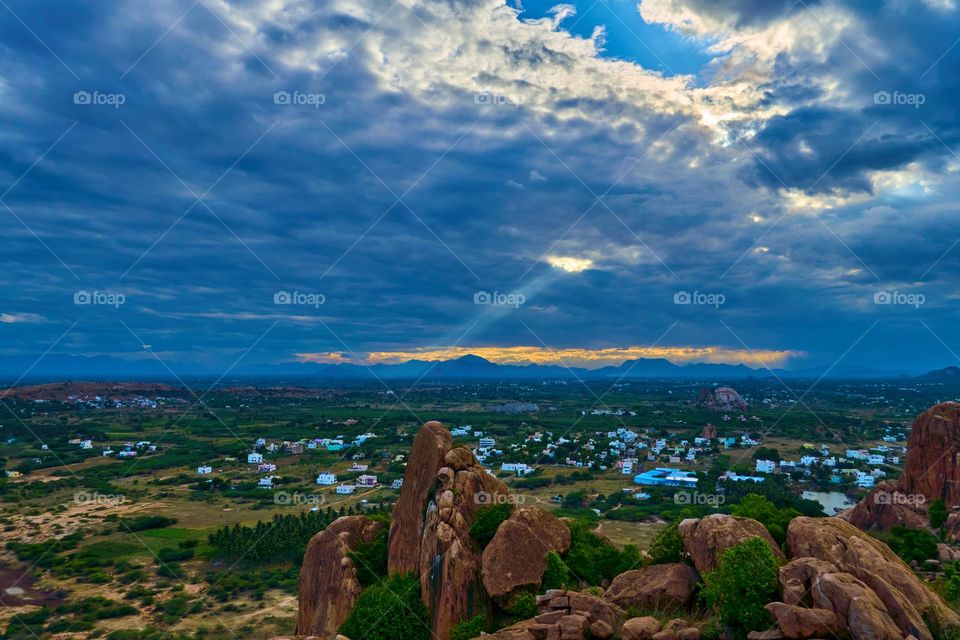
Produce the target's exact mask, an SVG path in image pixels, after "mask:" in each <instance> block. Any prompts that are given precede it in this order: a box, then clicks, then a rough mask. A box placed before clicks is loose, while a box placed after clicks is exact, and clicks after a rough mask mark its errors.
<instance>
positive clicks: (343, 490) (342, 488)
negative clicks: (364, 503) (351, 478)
mask: <svg viewBox="0 0 960 640" xmlns="http://www.w3.org/2000/svg"><path fill="white" fill-rule="evenodd" d="M356 490H357V488H356V487H355V486H353V485H352V484H341V485H338V486H337V490H336V491H337V495H341V496H348V495H350V494H352V493H353V492H354V491H356Z"/></svg>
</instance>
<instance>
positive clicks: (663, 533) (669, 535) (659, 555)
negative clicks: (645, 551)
mask: <svg viewBox="0 0 960 640" xmlns="http://www.w3.org/2000/svg"><path fill="white" fill-rule="evenodd" d="M685 554H686V551H685V550H684V548H683V539H682V538H681V537H680V529H679V527H678V523H676V522H674V523H672V524H669V525H667V526H666V527H664V528H663V529H661V530H660V531H658V532H657V535H656V536H655V537H654V538H653V542H651V543H650V558H651V562H653V564H669V563H672V562H683V560H684V557H685Z"/></svg>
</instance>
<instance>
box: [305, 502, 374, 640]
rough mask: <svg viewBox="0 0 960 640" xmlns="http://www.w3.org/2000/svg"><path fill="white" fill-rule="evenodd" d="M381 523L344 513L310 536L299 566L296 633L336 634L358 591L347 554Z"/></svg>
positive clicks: (323, 639)
mask: <svg viewBox="0 0 960 640" xmlns="http://www.w3.org/2000/svg"><path fill="white" fill-rule="evenodd" d="M382 526H383V524H382V523H381V522H378V521H376V520H371V519H369V518H367V517H365V516H345V517H343V518H338V519H337V520H334V521H333V522H332V523H331V524H330V526H328V527H327V528H326V529H324V530H323V531H321V532H320V533H318V534H317V535H315V536H313V538H311V539H310V543H309V544H308V545H307V552H306V554H305V555H304V558H303V566H302V567H301V568H300V610H299V612H298V614H297V631H296V632H297V635H301V636H317V637H318V638H319V640H332V639H333V638H336V636H337V629H339V628H340V625H342V624H343V623H344V622H345V621H346V619H347V616H348V615H349V614H350V610H351V609H353V604H354V602H355V601H356V599H357V596H359V595H360V592H361V591H362V587H361V586H360V581H359V580H358V579H357V572H356V567H354V564H353V560H351V559H350V557H349V555H348V554H349V552H350V551H352V550H354V549H356V548H357V547H358V546H359V545H361V544H363V543H365V542H370V541H371V540H373V539H374V538H375V537H376V535H377V533H379V531H380V529H381V527H382Z"/></svg>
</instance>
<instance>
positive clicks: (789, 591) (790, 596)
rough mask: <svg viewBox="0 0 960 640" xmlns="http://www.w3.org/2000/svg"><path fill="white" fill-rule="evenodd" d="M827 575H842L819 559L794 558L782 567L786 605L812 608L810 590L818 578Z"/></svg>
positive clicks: (781, 581)
mask: <svg viewBox="0 0 960 640" xmlns="http://www.w3.org/2000/svg"><path fill="white" fill-rule="evenodd" d="M827 573H841V571H840V570H839V569H837V567H836V566H834V565H832V564H830V563H829V562H826V561H824V560H819V559H817V558H810V557H802V558H794V559H793V560H791V561H790V562H788V563H787V564H785V565H783V566H781V567H780V585H781V586H782V587H783V600H784V602H785V603H786V604H790V605H798V606H810V605H812V604H813V600H812V598H811V597H810V590H811V588H812V587H813V582H814V580H815V579H816V578H818V577H820V576H821V575H825V574H827Z"/></svg>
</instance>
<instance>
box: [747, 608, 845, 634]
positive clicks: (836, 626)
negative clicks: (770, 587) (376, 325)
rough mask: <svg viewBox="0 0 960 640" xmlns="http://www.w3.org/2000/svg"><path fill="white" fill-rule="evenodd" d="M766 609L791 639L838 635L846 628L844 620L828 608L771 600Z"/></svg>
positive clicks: (782, 631)
mask: <svg viewBox="0 0 960 640" xmlns="http://www.w3.org/2000/svg"><path fill="white" fill-rule="evenodd" d="M766 609H767V611H769V612H770V615H772V616H773V618H774V619H775V620H776V621H777V626H778V627H780V631H781V633H783V635H784V637H786V638H790V639H791V640H806V639H807V638H821V637H827V636H831V637H833V636H838V635H840V634H841V633H843V630H844V629H845V626H844V621H843V620H840V618H838V617H837V615H836V614H835V613H834V612H833V611H828V610H827V609H805V608H803V607H797V606H793V605H789V604H784V603H783V602H771V603H770V604H768V605H767V606H766Z"/></svg>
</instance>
